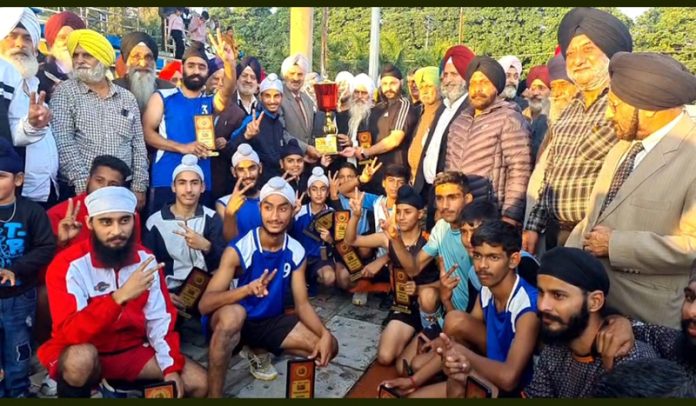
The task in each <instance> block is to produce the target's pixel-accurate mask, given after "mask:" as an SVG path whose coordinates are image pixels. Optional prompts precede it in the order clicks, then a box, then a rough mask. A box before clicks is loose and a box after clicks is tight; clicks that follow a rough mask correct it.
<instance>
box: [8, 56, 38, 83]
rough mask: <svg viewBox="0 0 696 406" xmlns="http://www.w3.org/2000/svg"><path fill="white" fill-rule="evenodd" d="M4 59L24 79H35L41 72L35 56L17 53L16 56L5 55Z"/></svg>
mask: <svg viewBox="0 0 696 406" xmlns="http://www.w3.org/2000/svg"><path fill="white" fill-rule="evenodd" d="M2 59H4V60H6V61H7V62H9V63H10V64H12V66H14V68H15V69H16V70H17V72H19V75H20V76H21V77H22V79H29V78H33V77H34V76H36V74H37V73H38V72H39V61H37V60H36V56H34V55H30V56H27V55H25V54H22V53H15V54H14V55H5V54H3V55H2Z"/></svg>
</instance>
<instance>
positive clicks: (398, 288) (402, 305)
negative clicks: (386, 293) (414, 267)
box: [391, 268, 411, 314]
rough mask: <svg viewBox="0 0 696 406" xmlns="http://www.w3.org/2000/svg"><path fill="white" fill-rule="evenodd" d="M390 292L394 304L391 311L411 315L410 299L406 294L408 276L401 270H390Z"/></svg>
mask: <svg viewBox="0 0 696 406" xmlns="http://www.w3.org/2000/svg"><path fill="white" fill-rule="evenodd" d="M392 274H393V276H392V290H393V291H394V304H393V305H392V307H391V309H392V310H393V311H395V312H399V313H405V314H411V297H410V296H409V295H408V294H407V293H406V283H408V281H409V277H408V274H407V273H406V271H404V270H403V269H401V268H392Z"/></svg>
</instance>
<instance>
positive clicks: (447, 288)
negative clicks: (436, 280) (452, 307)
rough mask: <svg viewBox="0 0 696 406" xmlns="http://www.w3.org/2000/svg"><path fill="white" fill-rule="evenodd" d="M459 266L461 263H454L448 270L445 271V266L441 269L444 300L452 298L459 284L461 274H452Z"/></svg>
mask: <svg viewBox="0 0 696 406" xmlns="http://www.w3.org/2000/svg"><path fill="white" fill-rule="evenodd" d="M457 268H459V265H458V264H454V265H452V267H451V268H450V269H449V271H447V272H445V270H444V267H443V268H441V269H440V299H441V300H443V301H444V300H451V299H452V291H453V290H454V288H456V287H457V285H458V284H459V280H460V278H459V276H452V274H453V273H454V271H456V270H457Z"/></svg>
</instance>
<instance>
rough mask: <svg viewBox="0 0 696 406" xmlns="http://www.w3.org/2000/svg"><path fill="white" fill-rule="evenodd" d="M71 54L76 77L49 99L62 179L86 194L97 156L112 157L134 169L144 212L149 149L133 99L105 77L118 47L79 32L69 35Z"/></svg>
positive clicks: (133, 186) (95, 35) (135, 189)
mask: <svg viewBox="0 0 696 406" xmlns="http://www.w3.org/2000/svg"><path fill="white" fill-rule="evenodd" d="M68 51H70V53H71V54H72V55H73V67H74V76H75V77H74V78H73V79H69V80H67V81H65V82H63V83H61V84H60V85H58V87H56V90H55V92H54V94H53V98H52V100H51V111H52V112H53V119H52V120H51V128H52V129H53V133H54V134H55V137H56V144H57V145H58V154H59V157H60V166H61V170H60V172H61V175H62V176H63V177H64V178H66V180H67V182H68V184H69V186H70V187H72V188H73V189H74V190H72V191H71V192H72V193H71V194H73V195H74V194H80V193H83V192H84V191H85V189H86V187H87V178H88V177H89V167H90V165H91V163H92V161H93V160H94V158H95V157H97V156H99V155H113V156H115V157H117V158H119V159H121V160H122V161H123V162H125V163H126V164H127V165H128V167H129V168H130V169H131V172H132V173H133V179H132V183H131V189H132V190H133V192H134V193H135V195H136V197H137V198H138V208H139V209H140V208H142V207H143V205H144V204H145V191H146V190H147V185H148V179H149V177H148V173H147V151H146V149H145V142H144V141H143V127H142V124H141V122H140V111H139V109H138V103H137V101H136V100H135V97H133V94H131V93H130V92H129V91H127V90H125V89H123V88H121V87H120V86H116V85H114V84H113V83H112V82H111V81H110V80H109V79H108V78H107V77H106V70H107V69H108V68H109V67H110V66H111V65H112V64H113V63H114V49H113V48H112V47H111V44H110V43H109V41H108V40H107V39H106V38H104V36H102V35H101V34H99V33H98V32H96V31H92V30H76V31H73V32H72V33H71V34H70V36H69V37H68ZM64 197H68V196H64Z"/></svg>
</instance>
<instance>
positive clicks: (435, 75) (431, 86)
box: [408, 66, 442, 179]
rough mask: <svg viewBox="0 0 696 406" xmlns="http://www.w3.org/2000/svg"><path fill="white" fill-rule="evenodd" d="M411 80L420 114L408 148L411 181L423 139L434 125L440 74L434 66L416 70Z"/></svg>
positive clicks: (438, 101) (417, 167)
mask: <svg viewBox="0 0 696 406" xmlns="http://www.w3.org/2000/svg"><path fill="white" fill-rule="evenodd" d="M413 80H414V82H415V83H416V87H417V89H418V94H419V96H418V97H419V101H420V103H421V104H420V107H421V108H420V114H419V116H420V117H419V120H418V124H417V125H416V130H415V132H414V133H413V139H412V140H411V146H409V147H408V166H409V167H410V169H411V179H415V178H416V176H417V173H418V171H419V169H420V158H421V156H422V155H423V147H424V146H425V138H426V137H427V136H428V132H429V131H430V128H431V127H432V126H433V125H434V124H435V123H436V121H435V117H436V116H437V113H438V110H439V109H440V105H442V96H441V95H440V72H439V70H438V68H437V67H435V66H428V67H425V68H420V69H418V70H417V71H416V72H415V73H414V74H413Z"/></svg>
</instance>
